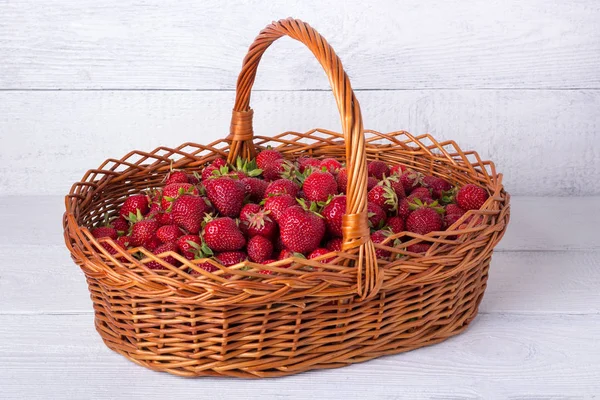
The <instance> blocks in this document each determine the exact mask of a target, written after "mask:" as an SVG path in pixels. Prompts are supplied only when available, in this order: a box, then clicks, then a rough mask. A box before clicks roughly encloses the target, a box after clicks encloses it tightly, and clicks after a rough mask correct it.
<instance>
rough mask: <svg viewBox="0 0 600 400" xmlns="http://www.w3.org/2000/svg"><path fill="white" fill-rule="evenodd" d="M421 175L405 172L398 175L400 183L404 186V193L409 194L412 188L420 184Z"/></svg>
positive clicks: (409, 171) (410, 171)
mask: <svg viewBox="0 0 600 400" xmlns="http://www.w3.org/2000/svg"><path fill="white" fill-rule="evenodd" d="M422 176H423V175H422V174H421V173H420V172H416V171H412V170H406V171H405V172H404V173H403V174H402V175H400V182H402V186H404V192H405V193H406V194H410V192H412V190H413V189H414V188H416V187H417V186H419V185H420V184H421V179H422Z"/></svg>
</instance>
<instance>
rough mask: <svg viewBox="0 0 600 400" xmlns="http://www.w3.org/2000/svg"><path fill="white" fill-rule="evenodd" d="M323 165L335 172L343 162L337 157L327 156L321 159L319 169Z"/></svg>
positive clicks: (329, 170)
mask: <svg viewBox="0 0 600 400" xmlns="http://www.w3.org/2000/svg"><path fill="white" fill-rule="evenodd" d="M323 167H325V168H327V171H328V172H330V173H332V174H334V173H336V172H337V171H339V169H340V168H342V164H341V163H340V162H339V161H338V160H336V159H335V158H325V159H323V160H321V163H320V164H319V169H321V168H323Z"/></svg>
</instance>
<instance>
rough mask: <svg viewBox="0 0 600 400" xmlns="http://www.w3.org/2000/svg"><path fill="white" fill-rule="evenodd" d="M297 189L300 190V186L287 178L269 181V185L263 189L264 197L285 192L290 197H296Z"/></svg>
mask: <svg viewBox="0 0 600 400" xmlns="http://www.w3.org/2000/svg"><path fill="white" fill-rule="evenodd" d="M299 190H300V187H299V186H298V185H297V184H296V183H294V182H292V181H290V180H288V179H277V180H275V181H272V182H271V183H269V186H268V187H267V189H266V190H265V194H264V197H267V196H275V195H280V194H286V193H287V194H289V195H290V196H292V197H296V195H297V194H298V191H299Z"/></svg>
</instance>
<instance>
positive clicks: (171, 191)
mask: <svg viewBox="0 0 600 400" xmlns="http://www.w3.org/2000/svg"><path fill="white" fill-rule="evenodd" d="M184 194H192V195H194V196H197V195H198V194H199V192H198V188H197V187H196V186H194V185H192V184H191V183H171V184H170V185H167V186H165V187H164V188H163V192H162V200H161V207H162V209H163V210H164V211H168V210H169V209H170V207H171V206H172V204H173V202H174V201H175V200H177V199H178V198H179V196H183V195H184Z"/></svg>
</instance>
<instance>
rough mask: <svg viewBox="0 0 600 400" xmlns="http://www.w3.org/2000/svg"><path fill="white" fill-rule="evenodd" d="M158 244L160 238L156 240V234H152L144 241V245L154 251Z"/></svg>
mask: <svg viewBox="0 0 600 400" xmlns="http://www.w3.org/2000/svg"><path fill="white" fill-rule="evenodd" d="M160 244H161V243H160V240H158V238H157V237H156V235H154V236H152V237H151V238H150V239H149V240H148V241H147V242H146V243H144V247H145V248H146V249H148V250H150V251H154V250H156V248H157V247H158V246H160Z"/></svg>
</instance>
